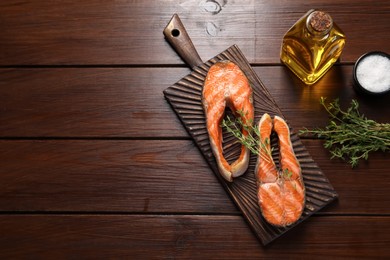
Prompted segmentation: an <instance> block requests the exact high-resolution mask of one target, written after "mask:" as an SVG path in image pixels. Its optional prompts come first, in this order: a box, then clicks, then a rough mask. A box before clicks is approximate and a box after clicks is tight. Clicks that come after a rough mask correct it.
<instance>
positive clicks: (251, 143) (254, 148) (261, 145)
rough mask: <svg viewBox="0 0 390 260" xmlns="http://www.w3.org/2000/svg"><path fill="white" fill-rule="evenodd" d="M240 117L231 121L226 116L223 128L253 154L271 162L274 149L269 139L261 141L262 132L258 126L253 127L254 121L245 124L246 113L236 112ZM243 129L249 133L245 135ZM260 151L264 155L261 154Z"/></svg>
mask: <svg viewBox="0 0 390 260" xmlns="http://www.w3.org/2000/svg"><path fill="white" fill-rule="evenodd" d="M236 112H237V114H238V115H240V117H238V118H235V119H231V118H230V117H229V116H226V118H225V119H223V120H222V123H221V127H223V128H225V129H226V130H227V132H228V133H231V134H232V135H233V136H234V137H235V138H237V139H238V141H239V142H240V143H241V144H242V145H244V146H245V147H247V148H248V149H249V150H250V151H251V152H252V153H253V154H256V155H260V156H262V158H263V159H264V160H266V161H268V162H269V157H270V156H271V154H272V151H273V149H272V148H270V140H269V138H264V140H261V138H260V131H259V128H258V126H257V125H253V120H248V122H243V120H242V119H241V118H244V116H245V114H246V113H245V112H243V111H240V110H238V111H236ZM242 129H245V130H246V132H247V133H248V134H247V135H244V134H243V133H242ZM260 149H261V150H262V151H263V152H264V153H260Z"/></svg>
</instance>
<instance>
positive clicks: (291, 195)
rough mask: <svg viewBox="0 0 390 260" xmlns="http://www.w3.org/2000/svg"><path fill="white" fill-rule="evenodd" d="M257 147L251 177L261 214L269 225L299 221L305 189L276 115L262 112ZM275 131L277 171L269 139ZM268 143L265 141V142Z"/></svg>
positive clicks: (285, 130) (287, 136) (283, 125)
mask: <svg viewBox="0 0 390 260" xmlns="http://www.w3.org/2000/svg"><path fill="white" fill-rule="evenodd" d="M258 128H259V132H260V138H261V140H260V141H261V143H262V144H261V145H260V147H259V156H258V158H257V163H256V168H255V176H256V180H257V188H258V191H257V197H258V201H259V206H260V210H261V213H262V215H263V217H264V218H265V220H266V221H267V222H269V223H270V224H272V225H275V226H279V227H284V226H288V225H291V224H293V223H295V222H296V221H298V220H299V218H300V217H301V215H302V212H303V209H304V205H305V187H304V184H303V179H302V173H301V167H300V165H299V162H298V160H297V158H296V156H295V153H294V150H293V147H292V143H291V139H290V130H289V127H288V125H287V123H286V122H285V121H284V120H283V119H282V118H281V117H279V116H275V117H274V119H273V120H272V118H271V117H270V116H269V115H268V114H267V113H266V114H264V115H263V116H262V118H261V119H260V121H259V124H258ZM272 131H275V132H276V134H277V136H278V139H279V153H280V170H278V169H277V167H276V165H275V162H274V160H273V159H272V155H271V152H270V151H271V150H270V149H271V148H270V147H271V144H270V141H269V140H270V138H271V133H272ZM267 140H268V141H267Z"/></svg>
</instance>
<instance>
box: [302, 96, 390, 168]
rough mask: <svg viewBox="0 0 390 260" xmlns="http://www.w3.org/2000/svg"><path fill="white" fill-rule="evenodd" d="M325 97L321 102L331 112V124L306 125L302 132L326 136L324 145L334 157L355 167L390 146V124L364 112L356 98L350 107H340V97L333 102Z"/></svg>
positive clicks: (321, 136)
mask: <svg viewBox="0 0 390 260" xmlns="http://www.w3.org/2000/svg"><path fill="white" fill-rule="evenodd" d="M325 100H326V99H325V98H323V97H321V99H320V103H321V105H322V106H323V107H324V108H325V110H326V111H327V112H328V114H329V116H330V122H329V124H328V125H327V126H326V127H325V128H324V129H322V128H315V129H312V130H309V129H307V128H305V129H303V130H301V131H300V132H299V134H300V135H314V136H316V137H318V138H322V139H325V143H324V147H325V148H327V149H328V150H329V151H330V153H331V154H332V156H331V159H332V158H340V159H343V160H345V161H348V162H349V163H350V164H351V166H352V167H355V166H357V165H358V163H359V160H360V159H365V160H367V159H368V154H369V153H371V152H374V151H378V150H380V151H383V152H385V151H389V150H390V124H381V123H377V122H375V121H374V120H370V119H368V118H367V117H365V116H364V115H363V114H360V112H359V104H358V102H357V101H356V100H352V102H351V105H350V107H349V108H348V109H347V110H342V109H341V108H340V105H339V100H338V99H335V100H334V101H333V102H330V103H329V104H326V103H325Z"/></svg>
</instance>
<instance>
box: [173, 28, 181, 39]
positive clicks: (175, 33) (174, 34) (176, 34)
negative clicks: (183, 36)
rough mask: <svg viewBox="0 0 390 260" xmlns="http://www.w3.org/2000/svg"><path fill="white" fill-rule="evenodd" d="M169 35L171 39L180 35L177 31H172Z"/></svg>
mask: <svg viewBox="0 0 390 260" xmlns="http://www.w3.org/2000/svg"><path fill="white" fill-rule="evenodd" d="M171 34H172V36H173V37H178V36H179V35H180V31H179V30H178V29H173V30H172V31H171Z"/></svg>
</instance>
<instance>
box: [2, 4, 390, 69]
mask: <svg viewBox="0 0 390 260" xmlns="http://www.w3.org/2000/svg"><path fill="white" fill-rule="evenodd" d="M217 2H218V1H200V2H199V1H195V0H188V1H182V2H180V3H178V2H177V1H152V2H145V1H142V0H136V1H106V2H102V1H97V0H89V1H82V2H80V1H63V2H61V4H58V3H57V2H53V1H28V2H21V1H5V2H2V3H1V5H0V16H1V18H2V20H1V23H0V30H1V32H2V37H1V39H2V40H1V41H0V49H1V50H2V51H1V52H0V64H1V65H18V64H27V65H32V64H43V65H47V64H84V65H89V64H182V61H181V60H180V58H179V57H178V56H177V55H176V54H175V53H174V51H173V50H172V49H171V48H170V47H169V44H167V43H166V42H165V40H164V37H163V35H162V30H163V28H164V27H165V26H166V24H167V23H168V21H169V20H170V18H171V16H172V15H173V14H174V13H178V14H179V15H180V16H181V18H182V20H183V23H184V24H185V26H186V27H187V29H188V31H189V34H190V36H191V37H192V39H193V41H194V44H195V46H196V47H197V49H198V51H199V54H200V56H201V57H202V58H203V59H209V58H211V57H213V56H214V55H216V54H217V53H219V52H221V51H223V50H225V49H226V48H227V47H229V46H231V45H233V44H238V45H239V46H240V48H241V49H242V50H243V52H244V54H245V55H246V56H247V57H248V59H249V61H250V62H252V63H279V48H280V44H281V40H282V37H283V35H284V33H285V32H286V31H287V30H288V29H289V28H290V27H291V26H292V25H293V23H294V22H295V21H297V20H298V19H299V18H300V17H301V16H302V15H303V14H304V13H305V12H306V11H308V10H309V9H311V8H322V9H324V10H326V11H328V12H329V13H331V14H332V16H333V18H334V20H335V22H336V23H337V24H339V25H340V27H341V28H342V29H343V30H344V31H345V33H346V35H347V46H346V48H345V51H344V53H343V55H342V58H341V60H342V61H345V62H353V61H355V60H356V59H357V58H358V57H359V56H360V55H361V54H362V53H364V52H366V51H369V50H377V49H378V50H379V49H381V50H383V51H387V52H390V46H389V44H388V42H389V41H390V34H389V32H390V16H389V12H390V6H389V3H388V1H385V0H382V1H376V2H375V4H372V1H368V0H357V1H354V3H353V4H351V3H350V1H348V0H343V1H337V2H336V1H322V2H318V1H305V0H299V1H293V2H291V1H288V2H286V1H276V2H275V1H266V2H264V1H253V0H246V1H220V2H221V4H216V3H217Z"/></svg>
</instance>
